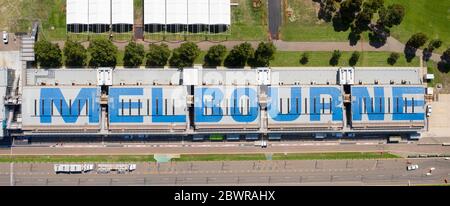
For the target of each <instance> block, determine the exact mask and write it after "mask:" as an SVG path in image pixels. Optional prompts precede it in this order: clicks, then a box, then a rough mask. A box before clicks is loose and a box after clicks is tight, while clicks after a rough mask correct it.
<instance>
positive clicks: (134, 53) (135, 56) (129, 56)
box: [123, 41, 145, 67]
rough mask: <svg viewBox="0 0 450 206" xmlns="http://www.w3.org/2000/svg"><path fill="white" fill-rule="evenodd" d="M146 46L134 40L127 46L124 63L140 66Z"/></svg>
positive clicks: (127, 65)
mask: <svg viewBox="0 0 450 206" xmlns="http://www.w3.org/2000/svg"><path fill="white" fill-rule="evenodd" d="M144 54H145V51H144V46H143V45H141V44H137V43H136V42H134V41H132V42H130V43H128V45H127V46H126V47H125V54H124V56H123V64H124V66H125V67H139V66H140V65H141V64H142V61H143V60H144Z"/></svg>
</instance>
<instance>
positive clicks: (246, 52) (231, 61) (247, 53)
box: [225, 42, 255, 68]
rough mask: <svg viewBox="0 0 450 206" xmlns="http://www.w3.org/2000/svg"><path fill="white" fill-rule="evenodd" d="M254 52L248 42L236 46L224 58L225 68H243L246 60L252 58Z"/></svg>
mask: <svg viewBox="0 0 450 206" xmlns="http://www.w3.org/2000/svg"><path fill="white" fill-rule="evenodd" d="M254 53H255V50H254V49H253V47H252V45H251V44H250V43H248V42H244V43H242V44H240V45H236V46H234V47H233V49H232V50H231V51H230V53H229V54H228V56H227V57H226V58H225V66H226V67H230V68H239V67H245V65H246V64H247V62H248V60H249V59H251V58H253V54H254Z"/></svg>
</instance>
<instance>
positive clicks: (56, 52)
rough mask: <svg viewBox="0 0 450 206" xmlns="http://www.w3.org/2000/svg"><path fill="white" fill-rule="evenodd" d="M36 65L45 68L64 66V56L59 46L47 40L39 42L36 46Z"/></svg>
mask: <svg viewBox="0 0 450 206" xmlns="http://www.w3.org/2000/svg"><path fill="white" fill-rule="evenodd" d="M34 52H35V55H36V63H37V64H38V65H39V66H41V67H43V68H59V67H61V66H62V61H61V60H62V54H61V49H60V48H59V46H58V44H52V43H51V42H49V41H47V40H39V41H38V42H36V44H34Z"/></svg>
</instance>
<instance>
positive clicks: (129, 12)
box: [112, 0, 134, 24]
mask: <svg viewBox="0 0 450 206" xmlns="http://www.w3.org/2000/svg"><path fill="white" fill-rule="evenodd" d="M112 23H113V24H134V9H133V0H112Z"/></svg>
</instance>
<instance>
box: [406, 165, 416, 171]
mask: <svg viewBox="0 0 450 206" xmlns="http://www.w3.org/2000/svg"><path fill="white" fill-rule="evenodd" d="M416 169H419V165H408V166H407V167H406V170H408V171H411V170H416Z"/></svg>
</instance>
